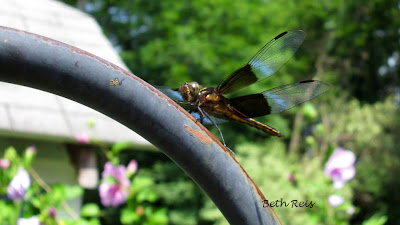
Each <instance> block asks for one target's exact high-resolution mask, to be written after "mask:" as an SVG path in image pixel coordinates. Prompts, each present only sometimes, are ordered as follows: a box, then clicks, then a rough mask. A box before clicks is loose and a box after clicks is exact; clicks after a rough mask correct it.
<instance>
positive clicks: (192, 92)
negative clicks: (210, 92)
mask: <svg viewBox="0 0 400 225" xmlns="http://www.w3.org/2000/svg"><path fill="white" fill-rule="evenodd" d="M179 92H180V94H181V95H182V98H183V100H184V101H186V102H194V101H196V100H197V97H198V95H199V92H200V85H199V83H197V82H196V81H192V82H185V83H184V84H183V85H182V86H180V87H179Z"/></svg>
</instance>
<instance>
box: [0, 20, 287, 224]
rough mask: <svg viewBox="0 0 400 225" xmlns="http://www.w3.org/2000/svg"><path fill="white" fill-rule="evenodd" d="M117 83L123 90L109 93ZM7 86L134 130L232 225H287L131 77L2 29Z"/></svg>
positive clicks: (222, 153) (164, 102)
mask: <svg viewBox="0 0 400 225" xmlns="http://www.w3.org/2000/svg"><path fill="white" fill-rule="evenodd" d="M114 78H118V79H124V82H123V84H122V85H120V86H118V87H113V86H110V80H112V79H114ZM0 80H1V81H5V82H9V83H14V84H20V85H25V86H29V87H33V88H37V89H40V90H44V91H47V92H51V93H54V94H57V95H60V96H63V97H66V98H69V99H72V100H74V101H77V102H79V103H81V104H84V105H86V106H88V107H91V108H93V109H95V110H97V111H99V112H101V113H103V114H105V115H108V116H110V117H111V118H114V119H115V120H117V121H119V122H120V123H122V124H124V125H125V126H127V127H128V128H130V129H132V130H134V131H135V132H137V133H138V134H140V135H141V136H143V137H144V138H146V139H147V140H148V141H150V142H151V143H152V144H154V145H155V146H157V147H158V148H159V149H160V150H161V151H162V152H163V153H165V154H166V155H167V156H168V157H169V158H170V159H171V160H173V161H174V162H175V163H176V164H178V165H179V166H180V167H181V168H182V169H183V170H184V171H185V172H186V173H187V174H188V175H189V176H190V177H191V178H192V179H193V180H194V181H195V182H196V183H197V184H198V185H199V186H200V187H201V188H202V189H203V190H204V191H205V192H206V193H207V194H208V196H209V197H210V198H211V199H212V200H213V201H214V203H215V204H216V205H217V206H218V208H219V209H220V210H221V212H222V213H223V214H224V216H225V217H226V219H227V220H228V221H229V222H230V223H231V224H240V225H244V224H250V225H254V224H280V222H279V219H278V218H277V217H276V215H275V213H274V212H273V210H272V209H271V208H263V204H262V200H264V199H265V198H264V196H263V194H262V193H261V191H260V190H259V189H258V188H257V186H256V185H255V184H254V182H253V181H252V180H251V179H250V177H249V176H248V175H247V173H246V172H245V171H244V169H243V168H242V167H241V166H240V164H239V163H238V162H237V161H236V160H235V158H234V157H233V156H232V155H231V154H230V152H229V150H227V149H226V148H224V146H223V145H222V144H221V143H220V142H219V141H218V140H217V139H216V138H215V137H214V136H213V135H212V134H211V133H210V132H209V131H208V130H207V129H206V128H204V127H203V126H202V125H201V124H199V123H198V122H196V120H195V119H194V118H193V117H191V116H190V114H188V113H187V112H186V111H185V110H184V109H182V108H181V107H180V106H178V105H177V104H175V102H173V101H172V100H171V99H169V98H168V97H166V96H165V95H164V94H162V93H161V92H159V91H158V90H156V89H155V88H154V87H152V86H151V85H149V84H147V83H146V82H144V81H143V80H141V79H140V78H138V77H136V76H134V75H133V74H131V73H130V72H128V71H126V70H124V69H121V68H119V67H117V66H115V65H114V64H112V63H110V62H108V61H106V60H104V59H101V58H99V57H96V56H94V55H92V54H90V53H88V52H85V51H83V50H80V49H78V48H75V47H73V46H70V45H67V44H64V43H61V42H58V41H55V40H52V39H49V38H46V37H43V36H39V35H36V34H32V33H28V32H24V31H20V30H15V29H11V28H6V27H1V26H0ZM0 98H1V96H0Z"/></svg>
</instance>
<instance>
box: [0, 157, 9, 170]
mask: <svg viewBox="0 0 400 225" xmlns="http://www.w3.org/2000/svg"><path fill="white" fill-rule="evenodd" d="M9 166H10V160H8V159H0V168H1V169H7V168H8V167H9Z"/></svg>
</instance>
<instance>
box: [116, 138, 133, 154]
mask: <svg viewBox="0 0 400 225" xmlns="http://www.w3.org/2000/svg"><path fill="white" fill-rule="evenodd" d="M132 145H134V143H133V142H128V141H127V142H123V141H121V142H117V143H115V144H114V145H113V146H112V147H111V151H112V152H113V153H114V154H116V153H118V152H120V151H122V150H125V149H127V148H129V147H131V146H132Z"/></svg>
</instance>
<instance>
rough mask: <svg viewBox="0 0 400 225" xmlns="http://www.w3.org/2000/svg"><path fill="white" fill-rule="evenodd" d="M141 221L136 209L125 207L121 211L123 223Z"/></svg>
mask: <svg viewBox="0 0 400 225" xmlns="http://www.w3.org/2000/svg"><path fill="white" fill-rule="evenodd" d="M139 221H140V216H139V215H138V214H137V213H136V211H135V210H133V209H131V208H125V209H123V210H122V213H121V223H122V224H132V223H135V222H139Z"/></svg>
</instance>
